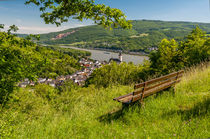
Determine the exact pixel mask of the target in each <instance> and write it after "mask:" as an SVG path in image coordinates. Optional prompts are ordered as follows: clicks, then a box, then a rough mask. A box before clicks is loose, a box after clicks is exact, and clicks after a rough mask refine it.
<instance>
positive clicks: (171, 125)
mask: <svg viewBox="0 0 210 139" xmlns="http://www.w3.org/2000/svg"><path fill="white" fill-rule="evenodd" d="M175 89H176V92H175V95H173V93H171V92H170V91H169V92H168V91H165V92H163V93H162V94H160V95H154V96H151V97H149V98H147V99H145V101H144V102H145V105H144V107H140V106H138V105H135V106H132V107H130V108H129V109H127V110H124V111H122V110H121V104H119V103H118V102H115V101H113V100H112V99H113V98H114V97H116V96H119V95H123V94H126V93H128V92H130V91H132V87H131V86H115V87H111V88H106V89H104V88H101V89H96V88H94V86H90V87H88V88H71V89H70V90H69V89H66V90H65V91H64V92H62V93H56V90H55V89H53V88H51V87H48V86H46V85H40V86H37V87H36V88H35V90H34V91H30V88H28V89H21V90H19V91H17V92H16V93H15V94H14V95H13V99H12V100H10V102H9V103H8V104H7V107H6V108H4V109H2V110H1V115H0V125H1V126H0V127H1V128H0V135H1V137H3V138H4V137H13V138H42V137H45V138H69V137H72V138H173V137H175V138H208V137H209V136H210V122H209V121H210V118H209V117H210V111H209V108H210V105H209V104H210V65H209V64H207V65H205V64H204V65H201V66H199V67H196V68H191V69H190V70H188V71H187V72H186V73H185V76H184V77H183V79H182V81H181V82H180V83H179V84H177V86H176V87H175Z"/></svg>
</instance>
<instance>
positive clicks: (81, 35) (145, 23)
mask: <svg viewBox="0 0 210 139" xmlns="http://www.w3.org/2000/svg"><path fill="white" fill-rule="evenodd" d="M132 24H133V29H132V30H123V29H121V28H115V29H113V30H109V29H104V28H102V27H101V26H98V25H92V26H85V27H79V28H71V29H68V30H64V31H61V32H52V33H48V34H41V39H40V42H41V43H46V44H72V45H74V46H79V47H97V48H106V49H121V50H124V51H145V52H148V48H151V47H156V46H157V45H158V44H159V43H160V41H161V40H162V39H163V38H167V39H172V38H175V39H177V40H181V39H183V38H184V36H186V35H187V34H189V32H191V31H192V29H193V28H195V26H196V25H198V26H199V27H200V28H201V29H202V30H204V31H206V32H207V33H210V23H193V22H168V21H154V20H134V21H133V22H132Z"/></svg>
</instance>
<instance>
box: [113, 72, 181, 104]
mask: <svg viewBox="0 0 210 139" xmlns="http://www.w3.org/2000/svg"><path fill="white" fill-rule="evenodd" d="M183 73H184V71H183V70H181V71H178V72H174V73H171V74H168V75H165V76H162V77H159V78H156V79H152V80H149V81H146V82H143V83H140V84H136V85H135V86H134V92H132V93H130V94H127V95H124V96H120V97H117V98H114V99H113V100H115V101H118V102H122V103H123V104H130V103H134V102H136V101H141V102H142V101H143V99H144V98H145V97H148V96H150V95H152V94H155V93H157V92H160V91H162V90H164V89H167V88H170V87H173V86H174V85H175V84H176V83H178V82H180V80H181V79H180V78H181V77H182V75H183Z"/></svg>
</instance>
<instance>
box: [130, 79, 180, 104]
mask: <svg viewBox="0 0 210 139" xmlns="http://www.w3.org/2000/svg"><path fill="white" fill-rule="evenodd" d="M180 81H181V80H177V81H171V82H169V83H165V84H163V85H161V86H159V87H156V88H153V89H150V90H147V91H145V92H144V97H148V96H150V95H152V94H154V93H156V92H159V91H161V90H164V89H167V88H169V87H171V86H172V85H174V84H176V83H178V82H180ZM141 95H142V94H138V95H136V96H133V99H132V102H135V101H138V100H140V99H141Z"/></svg>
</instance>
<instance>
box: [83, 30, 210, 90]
mask: <svg viewBox="0 0 210 139" xmlns="http://www.w3.org/2000/svg"><path fill="white" fill-rule="evenodd" d="M149 58H150V61H145V64H143V65H138V66H135V65H133V64H132V63H129V64H126V63H122V64H119V65H118V64H116V63H111V64H109V65H105V66H103V67H102V68H100V69H97V70H95V71H94V72H93V74H91V77H90V78H89V79H88V80H87V82H86V85H87V86H88V85H91V84H94V85H96V86H97V87H108V86H112V85H118V84H122V85H127V84H133V83H139V82H142V81H146V80H147V79H149V78H151V77H154V76H161V75H165V74H168V73H171V72H173V71H178V70H180V69H184V68H187V67H190V66H193V65H196V64H199V63H201V62H203V61H209V59H210V38H208V37H207V36H206V33H205V32H204V31H202V30H201V29H200V28H199V27H196V28H195V29H194V30H193V31H192V32H191V33H190V34H189V35H188V36H187V37H186V40H185V41H180V42H177V41H176V40H174V39H172V40H167V39H163V40H162V41H161V43H160V45H159V47H158V50H157V51H154V52H152V53H151V54H150V55H149Z"/></svg>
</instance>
